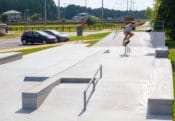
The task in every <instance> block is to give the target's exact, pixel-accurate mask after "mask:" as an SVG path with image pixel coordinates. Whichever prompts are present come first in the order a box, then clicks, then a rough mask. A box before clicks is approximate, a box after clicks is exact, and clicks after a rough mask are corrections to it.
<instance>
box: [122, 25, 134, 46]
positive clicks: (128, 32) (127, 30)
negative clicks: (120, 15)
mask: <svg viewBox="0 0 175 121" xmlns="http://www.w3.org/2000/svg"><path fill="white" fill-rule="evenodd" d="M134 27H135V26H134V22H130V23H128V24H127V25H126V26H125V27H124V34H125V37H124V39H123V46H127V44H129V42H130V40H129V39H130V38H131V37H132V36H134V33H132V32H131V30H133V29H134Z"/></svg>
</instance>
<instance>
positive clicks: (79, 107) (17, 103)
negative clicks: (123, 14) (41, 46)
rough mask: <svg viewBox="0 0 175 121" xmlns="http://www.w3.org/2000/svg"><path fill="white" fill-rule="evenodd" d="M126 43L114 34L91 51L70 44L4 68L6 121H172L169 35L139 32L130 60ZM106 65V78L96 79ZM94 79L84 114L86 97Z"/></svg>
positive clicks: (1, 114) (0, 71)
mask: <svg viewBox="0 0 175 121" xmlns="http://www.w3.org/2000/svg"><path fill="white" fill-rule="evenodd" d="M122 38H123V33H122V32H112V33H111V34H110V35H109V36H107V37H105V38H104V39H102V40H101V41H100V42H99V43H97V44H96V45H94V46H93V47H90V48H88V47H86V45H85V44H67V45H64V46H60V47H55V48H51V49H48V50H44V51H40V52H37V53H34V54H31V55H27V56H23V58H22V59H20V58H18V59H19V60H17V59H15V61H12V62H9V61H8V63H6V64H2V65H0V76H1V81H0V88H1V92H0V93H1V97H0V120H1V121H13V120H14V121H35V120H36V121H58V120H61V121H70V120H71V121H98V120H99V121H147V120H148V121H149V120H150V121H160V120H165V121H170V120H172V113H171V108H172V103H173V100H174V96H173V80H172V67H171V63H170V61H169V60H168V59H167V58H166V57H167V54H168V53H167V48H165V41H164V40H165V35H164V33H145V32H136V33H135V36H134V37H133V38H132V41H131V43H130V45H129V46H130V48H131V53H128V54H127V55H124V47H122V46H121V41H122ZM157 48H158V49H157ZM15 54H16V53H15ZM162 54H163V55H162ZM160 55H161V56H160ZM7 56H10V55H7ZM3 57H4V55H0V58H3ZM9 58H10V57H9ZM100 65H102V78H99V73H97V76H96V75H95V77H94V74H95V73H96V72H97V70H98V69H99V67H100ZM94 78H95V81H96V82H95V90H94V91H93V84H92V85H90V87H89V89H88V91H87V100H86V103H87V105H86V110H84V95H83V93H84V91H85V90H86V88H87V86H88V84H89V81H90V80H91V79H94ZM96 78H97V79H96ZM98 78H99V79H98Z"/></svg>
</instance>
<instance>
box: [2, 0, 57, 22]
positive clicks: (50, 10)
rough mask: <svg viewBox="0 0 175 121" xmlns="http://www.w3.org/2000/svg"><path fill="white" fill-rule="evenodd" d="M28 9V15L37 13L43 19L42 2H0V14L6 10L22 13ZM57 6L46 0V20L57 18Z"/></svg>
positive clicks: (36, 0)
mask: <svg viewBox="0 0 175 121" xmlns="http://www.w3.org/2000/svg"><path fill="white" fill-rule="evenodd" d="M26 9H30V14H31V15H33V14H34V13H38V14H40V15H41V17H42V18H44V0H0V13H3V12H5V11H8V10H17V11H20V12H24V10H26ZM57 16H58V12H57V6H56V4H55V2H54V0H47V18H48V20H56V19H57V18H58V17H57Z"/></svg>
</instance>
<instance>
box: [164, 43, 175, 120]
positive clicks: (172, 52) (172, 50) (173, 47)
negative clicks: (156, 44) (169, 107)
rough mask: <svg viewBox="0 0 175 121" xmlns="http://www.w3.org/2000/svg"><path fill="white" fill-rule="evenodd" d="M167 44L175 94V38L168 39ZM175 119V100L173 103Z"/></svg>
mask: <svg viewBox="0 0 175 121" xmlns="http://www.w3.org/2000/svg"><path fill="white" fill-rule="evenodd" d="M166 45H167V46H168V47H169V59H170V60H171V63H172V67H173V84H174V94H175V40H166ZM173 121H175V102H174V104H173Z"/></svg>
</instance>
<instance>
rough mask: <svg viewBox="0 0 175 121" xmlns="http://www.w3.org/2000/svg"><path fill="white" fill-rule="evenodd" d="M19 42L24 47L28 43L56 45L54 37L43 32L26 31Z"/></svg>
mask: <svg viewBox="0 0 175 121" xmlns="http://www.w3.org/2000/svg"><path fill="white" fill-rule="evenodd" d="M21 42H22V44H23V45H26V44H28V43H30V44H33V43H43V44H47V43H56V42H57V39H56V37H54V36H52V35H49V34H47V33H46V32H43V31H26V32H24V33H23V35H22V36H21Z"/></svg>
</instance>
